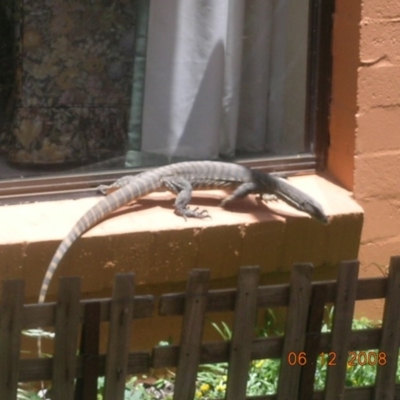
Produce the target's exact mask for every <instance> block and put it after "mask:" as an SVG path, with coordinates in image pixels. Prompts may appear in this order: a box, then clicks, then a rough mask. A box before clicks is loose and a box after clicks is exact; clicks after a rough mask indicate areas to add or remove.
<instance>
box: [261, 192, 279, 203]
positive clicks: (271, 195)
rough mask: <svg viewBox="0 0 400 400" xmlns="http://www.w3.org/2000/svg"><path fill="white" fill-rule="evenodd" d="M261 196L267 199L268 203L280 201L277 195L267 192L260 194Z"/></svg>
mask: <svg viewBox="0 0 400 400" xmlns="http://www.w3.org/2000/svg"><path fill="white" fill-rule="evenodd" d="M260 198H261V199H262V200H264V201H266V202H267V203H268V202H272V201H278V200H279V199H278V197H277V196H275V195H274V194H267V193H264V194H262V195H261V196H260Z"/></svg>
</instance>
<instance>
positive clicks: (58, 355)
mask: <svg viewBox="0 0 400 400" xmlns="http://www.w3.org/2000/svg"><path fill="white" fill-rule="evenodd" d="M79 300H80V279H79V278H77V277H68V278H61V279H60V290H59V297H58V301H57V306H56V323H55V339H54V358H53V365H52V369H53V371H52V381H53V385H52V391H53V397H54V398H55V399H60V400H64V399H65V400H72V399H73V398H74V382H75V372H76V351H77V347H78V330H79V316H78V311H79Z"/></svg>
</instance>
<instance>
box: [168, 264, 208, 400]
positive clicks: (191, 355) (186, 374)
mask: <svg viewBox="0 0 400 400" xmlns="http://www.w3.org/2000/svg"><path fill="white" fill-rule="evenodd" d="M209 281H210V271H209V270H205V269H194V270H192V271H190V273H189V279H188V283H187V288H186V300H185V310H184V315H183V322H182V336H181V344H180V350H179V356H178V368H177V371H176V379H175V387H174V399H175V400H180V399H193V398H194V394H195V390H196V377H197V369H198V365H199V362H200V348H201V339H202V336H203V327H204V318H205V311H206V306H207V292H208V288H209Z"/></svg>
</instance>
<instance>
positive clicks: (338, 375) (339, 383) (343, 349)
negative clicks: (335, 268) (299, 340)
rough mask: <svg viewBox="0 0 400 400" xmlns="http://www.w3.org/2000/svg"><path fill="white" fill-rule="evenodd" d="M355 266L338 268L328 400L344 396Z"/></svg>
mask: <svg viewBox="0 0 400 400" xmlns="http://www.w3.org/2000/svg"><path fill="white" fill-rule="evenodd" d="M358 266H359V263H358V261H346V262H342V263H341V265H340V268H339V276H338V283H337V295H336V301H335V309H334V316H333V326H332V347H331V354H332V355H333V357H334V362H335V366H331V367H328V372H327V379H326V399H327V400H331V399H332V400H333V399H338V398H341V396H343V393H344V387H345V380H346V371H347V360H348V352H349V350H350V334H351V324H352V322H353V315H354V306H355V300H356V291H357V276H358ZM331 360H332V358H331Z"/></svg>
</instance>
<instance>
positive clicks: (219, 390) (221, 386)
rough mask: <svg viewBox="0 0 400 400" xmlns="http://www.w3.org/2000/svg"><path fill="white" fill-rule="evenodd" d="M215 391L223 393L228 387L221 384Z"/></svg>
mask: <svg viewBox="0 0 400 400" xmlns="http://www.w3.org/2000/svg"><path fill="white" fill-rule="evenodd" d="M215 389H216V391H217V392H223V391H224V390H225V389H226V385H223V384H221V383H220V384H219V385H217V386H216V387H215Z"/></svg>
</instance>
